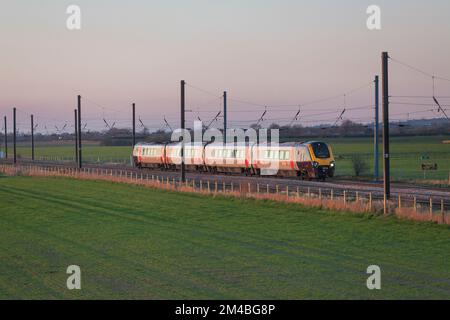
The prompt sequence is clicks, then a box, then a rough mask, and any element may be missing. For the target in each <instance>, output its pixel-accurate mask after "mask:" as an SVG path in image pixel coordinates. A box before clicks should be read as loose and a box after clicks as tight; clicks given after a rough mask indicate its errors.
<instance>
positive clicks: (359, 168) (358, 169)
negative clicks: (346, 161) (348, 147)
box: [351, 154, 369, 177]
mask: <svg viewBox="0 0 450 320" xmlns="http://www.w3.org/2000/svg"><path fill="white" fill-rule="evenodd" d="M351 160H352V167H353V172H354V173H355V176H357V177H359V176H361V174H363V173H364V172H366V171H367V169H368V168H369V166H368V165H367V162H366V161H365V160H364V158H363V157H362V156H361V155H360V154H354V155H352V158H351Z"/></svg>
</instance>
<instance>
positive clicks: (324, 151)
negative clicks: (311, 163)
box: [311, 142, 330, 159]
mask: <svg viewBox="0 0 450 320" xmlns="http://www.w3.org/2000/svg"><path fill="white" fill-rule="evenodd" d="M311 147H312V149H313V151H314V155H315V156H316V157H317V158H319V159H325V158H329V157H330V151H329V150H328V146H327V145H326V144H325V143H323V142H313V143H311Z"/></svg>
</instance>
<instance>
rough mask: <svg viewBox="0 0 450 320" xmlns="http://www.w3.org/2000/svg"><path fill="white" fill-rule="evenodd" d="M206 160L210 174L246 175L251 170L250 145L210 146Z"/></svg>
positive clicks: (206, 152) (208, 146) (218, 144)
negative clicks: (232, 173)
mask: <svg viewBox="0 0 450 320" xmlns="http://www.w3.org/2000/svg"><path fill="white" fill-rule="evenodd" d="M204 158H205V165H206V167H207V168H208V171H210V172H230V173H231V172H234V173H246V172H249V170H250V161H249V150H248V145H235V144H221V143H213V144H208V145H206V146H205V152H204Z"/></svg>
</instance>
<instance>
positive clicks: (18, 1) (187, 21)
mask: <svg viewBox="0 0 450 320" xmlns="http://www.w3.org/2000/svg"><path fill="white" fill-rule="evenodd" d="M71 4H76V5H79V6H80V7H81V10H82V29H81V30H80V31H69V30H68V29H67V28H66V19H67V17H68V15H67V14H66V8H67V7H68V6H69V5H71ZM371 4H376V5H379V6H380V7H381V14H382V16H381V19H382V20H381V22H382V30H380V31H369V30H368V29H367V27H366V19H367V17H368V15H367V14H366V8H367V7H368V6H369V5H371ZM0 6H1V10H0V23H1V28H0V41H1V49H0V61H1V63H0V116H3V115H7V116H9V117H11V114H12V111H11V108H12V107H13V106H16V107H17V108H18V110H19V111H18V116H19V122H20V127H19V128H22V130H27V129H28V118H27V117H29V114H30V113H34V114H35V116H36V118H37V119H38V120H37V122H38V123H39V124H40V128H41V130H42V128H43V126H44V124H46V125H47V126H48V127H49V128H53V127H54V126H55V125H56V126H58V127H62V126H63V125H64V123H65V122H66V121H67V122H68V128H69V127H70V125H72V119H73V109H74V108H75V107H76V95H77V94H81V95H82V96H83V97H86V98H87V99H89V100H83V115H84V122H86V123H87V124H88V128H91V129H97V128H102V127H104V122H103V118H105V119H106V120H107V122H109V123H110V124H112V123H113V122H116V125H117V126H119V127H124V126H129V125H130V109H131V107H130V105H131V103H132V102H136V104H137V113H138V115H139V117H141V119H142V120H143V122H144V123H145V125H146V126H148V127H150V128H154V129H157V128H159V127H161V126H162V125H163V117H164V115H165V116H166V118H167V119H168V120H169V122H170V123H171V125H172V126H176V125H177V124H178V121H177V119H178V117H179V116H178V111H179V81H180V80H181V79H184V80H186V81H187V83H188V84H190V85H192V86H194V87H198V88H201V89H204V90H206V91H208V92H210V93H212V94H209V93H206V92H203V91H200V90H197V89H195V88H193V87H187V97H188V102H187V104H188V107H187V108H188V109H189V110H192V112H189V114H188V120H189V121H191V120H193V119H194V118H197V117H198V116H200V117H201V118H202V119H204V120H205V121H209V120H211V119H212V118H213V117H214V115H215V114H216V113H217V112H218V111H219V110H220V108H221V100H220V98H219V97H220V96H221V94H222V92H223V91H224V90H227V91H228V94H229V97H230V99H234V100H230V101H229V119H230V125H231V126H236V125H245V124H249V123H251V122H255V121H256V120H257V119H258V118H259V117H260V115H261V113H262V112H263V110H264V106H265V105H268V106H272V107H269V108H268V113H267V115H266V120H265V122H264V123H265V124H267V125H268V124H270V123H271V122H273V121H276V122H280V123H282V124H283V123H288V122H290V121H289V120H290V118H292V117H293V116H294V115H295V113H296V110H297V109H298V108H297V107H296V106H297V105H301V104H304V105H305V106H304V107H302V111H301V114H302V116H303V122H302V118H301V119H300V123H303V124H305V125H311V124H317V123H320V122H328V123H329V122H333V119H334V118H336V117H337V116H338V115H339V113H340V111H342V109H343V108H344V107H347V109H349V111H348V112H347V113H346V114H345V117H344V118H349V119H354V120H359V121H370V119H371V116H372V114H373V111H372V110H371V108H370V105H372V104H373V87H372V86H371V85H370V82H371V81H372V80H373V77H374V75H375V74H380V68H381V57H380V56H381V52H382V51H389V53H390V55H391V57H393V58H395V59H398V60H400V61H402V62H406V63H408V64H410V65H413V66H415V67H417V68H420V69H422V70H424V71H426V72H428V73H430V74H436V75H438V76H442V77H445V78H447V79H448V78H450V1H448V0H432V1H425V0H409V1H400V0H389V1H387V0H385V1H381V0H371V1H365V0H341V1H332V0H328V1H325V0H317V1H301V0H166V1H163V0H158V1H157V0H128V1H123V0H78V1H76V0H71V1H65V0H40V1H31V0H27V1H25V0H1V3H0ZM390 67H391V70H390V71H391V79H390V82H391V83H390V84H391V88H390V90H391V92H390V93H391V95H424V96H431V95H432V80H431V78H430V77H426V76H424V75H422V74H420V73H418V72H414V71H412V70H411V69H408V68H406V67H404V66H402V65H400V64H398V63H395V62H391V65H390ZM361 86H365V87H363V88H361V89H360V90H357V91H355V92H353V93H350V92H351V90H353V89H355V88H360V87H361ZM435 90H436V95H437V96H442V97H443V98H442V102H443V104H446V105H449V104H450V99H447V100H445V99H446V98H444V97H445V96H450V82H449V81H443V80H442V81H441V80H439V81H436V88H435ZM346 92H347V93H348V94H347V95H346V96H345V98H344V93H346ZM332 96H339V97H337V98H336V99H334V100H333V99H332V100H328V101H325V102H323V103H318V104H313V105H308V104H307V103H308V102H310V101H315V100H317V99H322V98H327V97H332ZM402 99H403V100H401V101H400V98H392V100H395V101H399V102H404V101H406V102H412V103H413V104H411V105H405V104H399V105H392V107H391V114H393V118H394V119H395V118H398V119H406V118H407V117H408V115H407V114H406V113H407V112H410V113H411V114H410V115H409V117H410V118H422V117H433V116H435V113H433V112H431V111H429V112H426V110H427V109H432V108H433V107H431V106H425V105H426V104H429V103H431V101H430V100H431V99H422V100H420V99H418V98H414V99H410V100H408V99H404V98H402ZM236 100H239V101H248V102H252V103H253V104H246V103H242V102H239V101H236ZM416 104H424V106H418V105H416ZM360 106H361V107H363V106H368V107H367V108H361V109H354V110H352V109H351V108H356V107H360ZM327 110H331V111H334V112H335V113H327V114H321V115H320V113H323V112H324V111H325V112H326V111H327ZM424 110H425V111H424ZM418 111H419V112H418ZM420 111H424V112H420ZM315 114H319V115H317V116H315ZM188 125H189V126H190V125H191V124H188ZM217 126H219V124H217Z"/></svg>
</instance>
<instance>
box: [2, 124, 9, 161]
mask: <svg viewBox="0 0 450 320" xmlns="http://www.w3.org/2000/svg"><path fill="white" fill-rule="evenodd" d="M3 120H4V121H5V158H6V159H8V121H7V119H6V116H5V117H4V118H3Z"/></svg>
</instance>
